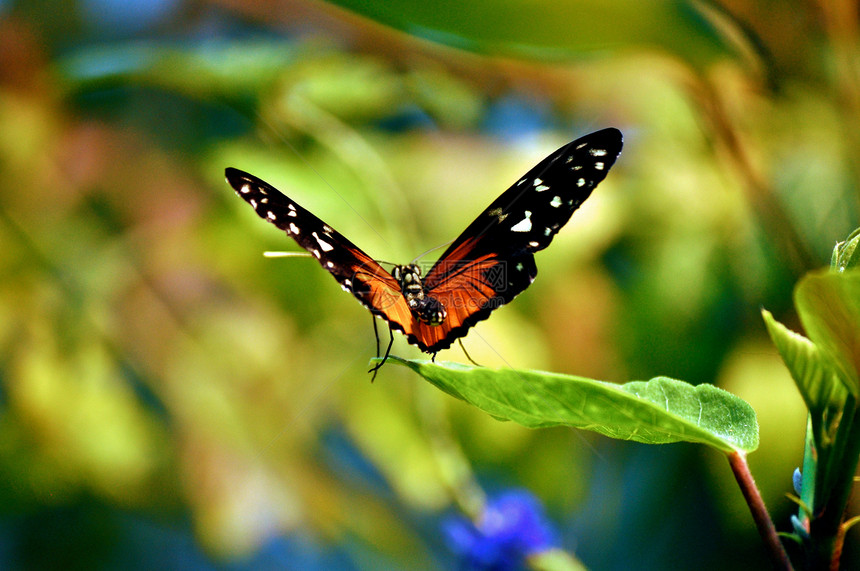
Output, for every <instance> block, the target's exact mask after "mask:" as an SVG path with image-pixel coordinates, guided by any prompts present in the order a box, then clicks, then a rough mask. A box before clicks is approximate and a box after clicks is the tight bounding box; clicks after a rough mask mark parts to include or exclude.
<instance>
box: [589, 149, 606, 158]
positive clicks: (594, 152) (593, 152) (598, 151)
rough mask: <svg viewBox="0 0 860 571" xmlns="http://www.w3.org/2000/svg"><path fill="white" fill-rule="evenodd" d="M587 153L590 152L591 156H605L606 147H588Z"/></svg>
mask: <svg viewBox="0 0 860 571" xmlns="http://www.w3.org/2000/svg"><path fill="white" fill-rule="evenodd" d="M588 152H589V153H591V156H592V157H605V156H606V149H589V150H588Z"/></svg>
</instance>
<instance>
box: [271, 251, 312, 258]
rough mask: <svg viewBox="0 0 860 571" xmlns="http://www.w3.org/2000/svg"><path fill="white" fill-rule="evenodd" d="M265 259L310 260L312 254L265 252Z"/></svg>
mask: <svg viewBox="0 0 860 571" xmlns="http://www.w3.org/2000/svg"><path fill="white" fill-rule="evenodd" d="M263 257H264V258H310V257H311V253H310V252H263Z"/></svg>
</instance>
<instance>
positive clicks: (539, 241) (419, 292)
mask: <svg viewBox="0 0 860 571" xmlns="http://www.w3.org/2000/svg"><path fill="white" fill-rule="evenodd" d="M622 144H623V139H622V135H621V132H620V131H619V130H618V129H614V128H608V129H603V130H600V131H596V132H594V133H591V134H589V135H585V136H584V137H581V138H579V139H576V140H575V141H572V142H570V143H568V144H566V145H564V146H563V147H561V148H560V149H558V150H557V151H555V152H554V153H552V154H551V155H549V156H548V157H546V158H545V159H544V160H542V161H541V162H540V163H538V164H537V166H535V167H534V168H532V169H531V170H530V171H529V172H528V173H526V174H525V175H524V176H523V177H521V178H520V179H519V180H518V181H517V182H516V183H514V184H513V185H512V186H511V187H510V188H509V189H508V190H506V191H505V192H503V193H502V194H501V195H500V196H499V197H498V198H496V200H494V201H493V202H492V204H490V205H489V206H488V207H487V208H486V209H485V210H484V211H483V212H482V213H481V214H480V215H478V217H477V218H476V219H475V220H474V221H473V222H472V223H471V224H469V226H467V227H466V229H465V230H464V231H463V233H462V234H460V236H459V237H458V238H457V239H456V240H454V241H453V242H452V243H451V245H450V246H448V249H447V250H445V252H444V253H443V254H442V256H440V258H439V260H438V261H437V262H436V263H435V264H434V265H433V267H432V268H431V269H430V271H428V272H427V275H424V276H422V275H421V267H420V266H419V265H417V264H414V263H411V264H405V265H395V266H394V267H393V268H392V270H391V272H388V271H387V270H386V269H385V268H383V267H382V265H380V264H379V263H378V262H376V261H375V260H374V259H373V258H371V257H370V256H368V255H367V254H366V253H364V251H363V250H361V248H359V247H358V246H356V245H355V244H353V243H352V242H350V241H349V240H347V239H346V238H345V237H344V236H343V235H342V234H340V233H339V232H337V231H335V230H334V229H333V228H332V227H331V226H329V225H327V224H326V223H325V222H323V221H322V220H320V219H319V218H317V217H316V216H314V215H313V214H311V213H310V212H308V211H307V210H305V209H304V208H302V207H301V206H299V205H298V204H296V203H295V202H294V201H293V200H292V199H290V198H287V197H286V196H285V195H284V194H283V193H281V192H280V191H278V190H277V189H275V188H274V187H273V186H271V185H269V184H268V183H266V182H264V181H262V180H260V179H259V178H257V177H255V176H253V175H251V174H248V173H246V172H243V171H240V170H238V169H234V168H228V169H226V171H225V175H226V177H227V182H228V183H229V184H230V186H232V187H233V189H234V190H235V191H236V193H237V194H238V195H239V196H240V197H241V198H242V199H243V200H245V202H247V203H248V204H250V205H251V207H252V208H253V209H254V210H255V211H256V212H257V214H258V215H259V216H260V217H261V218H263V219H265V220H267V221H269V222H271V223H272V224H274V225H275V226H277V227H278V228H280V229H281V230H283V231H285V232H286V233H287V235H288V236H290V237H291V238H292V239H293V240H295V241H296V242H297V243H298V245H299V246H301V247H302V248H304V249H305V250H307V251H308V252H309V253H310V254H311V255H312V256H313V257H314V258H316V259H317V261H318V262H319V263H320V264H321V265H322V267H323V268H324V269H325V270H326V271H328V272H329V273H330V274H331V275H332V276H334V278H335V279H336V280H337V281H338V283H340V285H341V287H342V288H343V289H345V290H346V291H348V292H350V293H351V294H352V295H354V296H355V297H356V298H357V299H358V301H360V302H361V303H362V304H363V305H364V306H365V307H366V308H368V309H369V310H370V312H371V313H372V314H373V315H375V316H377V317H381V318H382V319H384V320H385V321H386V322H388V326H389V335H390V337H391V338H390V340H389V344H388V349H387V350H386V352H385V357H384V358H383V359H382V362H381V363H380V364H378V365H377V366H376V367H374V368H373V369H371V371H373V372H374V376H375V373H376V371H378V369H379V367H381V366H382V364H383V363H385V360H386V359H387V358H388V354H389V351H390V350H391V344H392V343H393V340H394V336H393V334H392V333H391V331H392V330H395V329H396V330H398V331H400V332H401V333H403V334H404V335H406V338H407V341H408V342H409V343H411V344H412V345H416V346H417V347H418V348H419V349H421V350H422V351H424V352H425V353H429V354H431V355H432V356H433V358H435V356H436V353H438V352H439V351H441V350H442V349H447V348H448V347H450V346H451V344H452V343H453V342H454V340H455V339H459V338H461V337H464V336H465V335H466V334H467V333H468V331H469V328H471V327H472V326H474V325H475V324H476V323H478V322H479V321H481V320H484V319H487V317H489V316H490V313H492V312H493V310H494V309H496V308H498V307H500V306H502V305H504V304H506V303H508V302H509V301H511V300H512V299H514V297H516V296H517V295H518V294H519V293H521V292H522V291H523V290H525V289H526V288H527V287H529V285H531V283H532V282H533V281H534V279H535V276H537V267H536V266H535V259H534V253H535V252H537V251H539V250H543V249H544V248H546V247H547V246H549V244H550V242H552V239H553V237H554V236H555V235H556V233H558V231H559V230H560V229H561V227H562V226H564V225H565V224H566V223H567V221H568V220H569V219H570V217H571V215H572V214H573V212H574V210H576V209H577V208H579V206H580V205H581V204H582V203H583V202H584V201H585V199H586V198H588V197H589V195H590V194H591V191H592V190H594V187H595V186H597V184H598V183H600V182H601V181H602V180H603V179H604V178H605V177H606V174H607V172H608V171H609V169H610V168H611V167H612V165H613V164H615V160H616V159H617V158H618V155H619V154H620V153H621V147H622ZM375 327H376V321H375V320H374V329H375ZM377 343H378V336H377ZM378 354H379V353H378V346H377V356H378Z"/></svg>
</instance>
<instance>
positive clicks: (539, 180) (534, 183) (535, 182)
mask: <svg viewBox="0 0 860 571" xmlns="http://www.w3.org/2000/svg"><path fill="white" fill-rule="evenodd" d="M540 184H543V181H542V180H541V179H539V178H536V179H535V180H534V182H533V183H532V185H533V186H538V185H540Z"/></svg>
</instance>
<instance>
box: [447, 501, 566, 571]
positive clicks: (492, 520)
mask: <svg viewBox="0 0 860 571" xmlns="http://www.w3.org/2000/svg"><path fill="white" fill-rule="evenodd" d="M444 532H445V535H446V538H447V540H448V545H449V546H450V547H451V549H452V550H453V551H454V552H455V553H456V554H457V555H458V556H459V558H460V560H461V561H462V568H463V569H468V570H470V571H471V570H475V571H478V570H480V571H514V570H517V569H523V568H524V566H525V559H526V557H528V556H529V555H532V554H535V553H540V552H542V551H546V550H547V549H551V548H554V547H557V546H558V538H557V534H556V531H555V529H554V528H553V527H552V525H551V524H550V522H549V521H548V520H547V518H546V515H545V514H544V510H543V506H542V505H541V504H540V502H539V501H538V500H537V498H535V497H534V496H533V495H532V494H531V493H530V492H528V491H526V490H511V491H508V492H504V493H502V494H500V495H498V496H496V497H494V498H491V499H490V500H489V501H488V502H487V505H486V506H485V508H484V512H483V513H482V514H481V516H480V519H479V520H478V522H477V523H474V522H472V521H470V520H468V519H466V518H464V517H462V516H457V517H452V518H451V519H449V520H448V521H446V522H445V525H444Z"/></svg>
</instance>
